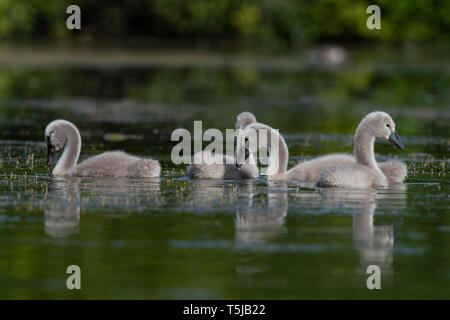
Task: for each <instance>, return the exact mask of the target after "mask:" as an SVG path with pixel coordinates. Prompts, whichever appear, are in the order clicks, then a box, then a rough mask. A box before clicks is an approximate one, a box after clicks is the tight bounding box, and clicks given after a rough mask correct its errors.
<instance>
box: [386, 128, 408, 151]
mask: <svg viewBox="0 0 450 320" xmlns="http://www.w3.org/2000/svg"><path fill="white" fill-rule="evenodd" d="M389 141H390V142H391V143H393V144H394V145H395V146H396V147H397V148H399V149H400V150H405V147H404V146H403V142H402V139H400V137H399V136H398V134H397V132H395V131H393V132H392V133H391V134H390V136H389Z"/></svg>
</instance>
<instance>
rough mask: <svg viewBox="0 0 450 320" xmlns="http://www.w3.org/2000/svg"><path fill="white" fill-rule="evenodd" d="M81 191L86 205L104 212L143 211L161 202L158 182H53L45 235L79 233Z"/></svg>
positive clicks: (146, 180) (77, 180)
mask: <svg viewBox="0 0 450 320" xmlns="http://www.w3.org/2000/svg"><path fill="white" fill-rule="evenodd" d="M80 190H81V192H82V193H83V199H82V200H83V206H87V207H90V208H92V207H95V206H99V207H101V208H102V210H104V211H109V210H113V211H128V210H129V211H139V210H141V211H144V210H148V209H149V208H153V207H155V206H156V205H157V204H158V203H159V202H158V201H160V198H161V197H160V180H159V179H125V178H102V179H85V178H83V179H80V178H70V179H67V180H66V179H57V178H54V179H52V181H51V183H50V185H49V194H48V197H47V202H46V205H45V232H46V233H47V234H49V235H50V236H53V237H64V236H69V235H73V234H77V233H78V232H79V224H80V205H81V199H80Z"/></svg>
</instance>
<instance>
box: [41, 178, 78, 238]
mask: <svg viewBox="0 0 450 320" xmlns="http://www.w3.org/2000/svg"><path fill="white" fill-rule="evenodd" d="M79 226H80V188H79V180H78V178H72V179H69V180H65V179H58V178H54V179H52V181H51V182H50V184H49V192H48V197H47V202H46V206H45V222H44V228H45V232H46V233H47V234H48V235H50V236H52V237H66V236H70V235H74V234H77V233H78V232H79V230H80V228H79Z"/></svg>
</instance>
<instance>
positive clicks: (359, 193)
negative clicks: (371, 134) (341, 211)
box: [321, 184, 406, 276]
mask: <svg viewBox="0 0 450 320" xmlns="http://www.w3.org/2000/svg"><path fill="white" fill-rule="evenodd" d="M405 190H406V186H405V185H404V184H392V185H391V186H389V188H383V189H378V190H375V189H365V190H355V189H345V188H332V189H321V192H322V197H323V199H324V201H325V202H326V203H327V204H328V205H329V206H330V207H332V208H346V209H351V210H352V211H354V213H353V243H354V248H355V249H356V250H357V251H358V252H359V255H360V268H359V269H360V272H361V273H362V274H366V270H367V267H368V266H370V265H377V266H379V267H380V269H381V274H382V275H385V276H391V275H393V272H394V271H393V260H394V256H393V252H394V227H393V225H375V224H374V217H375V213H376V208H377V207H378V206H380V207H382V206H390V207H391V208H393V209H399V208H404V207H405V206H406V192H405Z"/></svg>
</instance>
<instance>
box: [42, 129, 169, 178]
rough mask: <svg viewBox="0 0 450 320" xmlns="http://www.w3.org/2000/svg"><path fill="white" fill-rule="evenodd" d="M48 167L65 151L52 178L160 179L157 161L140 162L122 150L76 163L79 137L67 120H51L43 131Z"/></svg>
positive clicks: (139, 159)
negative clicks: (58, 154)
mask: <svg viewBox="0 0 450 320" xmlns="http://www.w3.org/2000/svg"><path fill="white" fill-rule="evenodd" d="M45 140H46V142H47V148H48V150H47V151H48V154H47V165H48V167H49V168H50V167H51V166H52V165H53V164H54V162H55V160H56V155H57V153H59V152H60V151H62V150H64V152H63V153H62V156H61V158H60V159H59V161H58V163H57V164H56V166H55V168H54V169H53V172H52V173H53V175H54V176H74V177H130V178H150V177H159V174H160V172H161V166H160V164H159V162H158V161H156V160H152V159H141V158H138V157H135V156H132V155H129V154H126V153H125V152H122V151H113V152H105V153H102V154H100V155H97V156H94V157H91V158H89V159H87V160H85V161H83V162H81V163H79V164H77V162H78V158H79V156H80V150H81V137H80V132H79V131H78V129H77V127H76V126H75V125H74V124H73V123H71V122H69V121H66V120H55V121H52V122H51V123H50V124H49V125H48V126H47V128H46V129H45Z"/></svg>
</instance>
